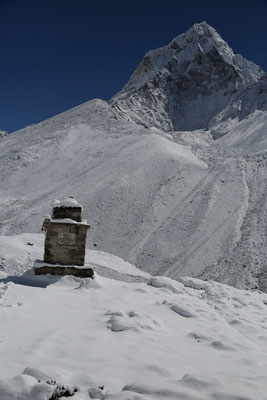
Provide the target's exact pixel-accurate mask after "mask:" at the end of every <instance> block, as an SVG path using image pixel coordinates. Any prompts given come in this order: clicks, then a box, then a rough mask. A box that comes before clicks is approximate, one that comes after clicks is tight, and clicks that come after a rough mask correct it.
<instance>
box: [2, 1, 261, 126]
mask: <svg viewBox="0 0 267 400" xmlns="http://www.w3.org/2000/svg"><path fill="white" fill-rule="evenodd" d="M266 16H267V0H254V1H248V0H247V1H246V0H243V1H239V0H232V1H229V0H225V1H220V2H216V1H205V0H203V1H200V0H198V1H195V0H188V1H179V0H178V1H175V0H172V1H169V0H165V1H158V2H157V1H156V0H154V1H150V0H143V1H140V0H136V1H127V0H124V1H120V0H119V1H116V0H114V1H105V0H102V1H93V2H91V1H90V0H72V1H69V0H33V1H30V0H0V54H1V62H0V71H1V74H0V88H1V96H0V128H1V129H6V130H8V131H14V130H17V129H19V128H23V127H24V126H26V125H28V124H31V123H36V122H39V121H42V120H44V119H47V118H49V117H51V116H53V115H56V114H58V113H60V112H62V111H65V110H67V109H69V108H71V107H74V106H76V105H78V104H81V103H83V102H85V101H87V100H90V99H92V98H96V97H98V98H102V99H106V100H107V99H109V98H110V97H111V96H112V95H113V94H115V93H116V92H118V91H119V90H120V89H121V87H122V86H123V85H124V84H125V83H126V82H127V80H128V79H129V77H130V75H131V74H132V72H133V71H134V70H135V68H136V67H137V65H138V63H139V62H140V61H141V60H142V58H143V56H144V54H145V53H146V52H147V51H149V50H151V49H153V48H157V47H160V46H163V45H165V44H167V43H168V42H170V41H171V40H172V39H173V38H174V37H175V36H177V35H179V34H181V33H183V32H184V31H186V30H187V29H188V28H190V26H192V25H193V24H194V23H196V22H201V21H203V20H205V21H207V22H208V23H209V24H210V25H212V26H213V27H214V28H215V29H216V30H217V31H218V32H219V33H220V34H221V36H222V37H223V39H224V40H226V41H227V42H228V44H229V45H230V46H231V47H232V48H233V50H234V51H235V52H236V53H240V54H242V55H243V56H244V57H246V58H248V59H249V60H251V61H254V62H255V63H256V64H260V65H261V66H262V67H263V69H264V70H265V71H267V52H266V42H267V23H266Z"/></svg>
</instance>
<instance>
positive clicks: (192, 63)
mask: <svg viewBox="0 0 267 400" xmlns="http://www.w3.org/2000/svg"><path fill="white" fill-rule="evenodd" d="M263 77H264V72H263V70H262V69H261V67H259V66H257V65H256V64H254V63H253V62H250V61H247V60H246V59H245V58H243V57H242V56H241V55H239V54H234V52H233V50H232V49H231V48H230V47H229V46H228V44H227V43H226V42H225V41H224V40H223V39H222V38H221V37H220V35H219V34H218V33H217V32H216V30H215V29H214V28H212V27H211V26H210V25H208V24H207V23H206V22H202V23H200V24H195V25H193V26H192V27H191V28H190V29H189V30H188V31H187V32H186V33H184V34H182V35H180V36H177V37H176V38H175V39H174V40H173V41H172V42H171V43H169V44H168V45H167V46H165V47H162V48H159V49H156V50H152V51H149V52H148V53H147V54H146V55H145V57H144V59H143V61H142V62H141V64H140V65H139V66H138V68H137V69H136V71H135V72H134V73H133V75H132V76H131V78H130V80H129V82H128V83H127V84H126V85H125V86H124V88H123V89H122V91H121V92H119V93H118V94H117V95H115V96H114V97H113V98H112V99H111V104H112V106H113V108H114V110H115V112H116V114H117V115H118V116H119V117H121V118H123V119H128V120H129V121H131V122H135V123H139V124H141V125H144V126H147V127H156V128H158V129H160V130H164V131H178V130H182V131H186V130H195V129H201V128H208V127H209V126H211V125H214V123H216V122H220V121H222V120H223V119H224V118H226V117H229V103H231V115H230V116H231V117H235V116H236V115H238V113H239V112H240V109H239V108H240V107H238V105H239V103H240V99H239V97H240V95H241V94H242V92H243V91H244V90H245V89H247V88H248V87H251V86H253V84H255V83H257V82H259V81H260V80H261V79H262V78H263ZM237 103H238V104H237ZM233 109H235V112H234V113H233ZM227 112H228V114H227Z"/></svg>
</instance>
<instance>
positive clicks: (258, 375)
mask: <svg viewBox="0 0 267 400" xmlns="http://www.w3.org/2000/svg"><path fill="white" fill-rule="evenodd" d="M31 239H32V240H33V241H34V246H29V249H30V252H34V251H35V252H36V250H37V248H38V249H39V251H40V252H41V250H42V246H41V243H40V242H39V238H38V235H37V236H36V235H32V238H31ZM23 240H28V238H26V237H24V238H22V237H20V238H16V237H10V238H9V242H10V243H9V247H10V248H12V247H13V248H14V249H15V248H16V246H17V244H18V243H19V242H20V243H21V245H20V246H18V248H17V257H18V258H19V257H23V252H24V251H25V250H23V246H22V241H23ZM2 243H3V242H2ZM38 243H39V244H38ZM26 246H27V245H26ZM35 246H36V249H35V250H34V247H35ZM1 251H2V254H3V256H5V257H6V258H8V257H9V255H10V250H9V249H7V250H6V251H4V250H3V248H2V247H1ZM14 252H15V250H14ZM32 255H33V253H32ZM88 257H89V258H90V260H91V261H92V260H93V261H94V263H95V264H98V266H99V271H98V273H97V275H96V279H95V281H92V280H90V279H79V278H73V277H64V278H59V277H58V278H55V277H54V278H52V279H51V280H50V281H49V280H48V281H47V280H46V281H45V284H43V283H44V281H42V278H41V277H35V278H34V277H33V276H31V275H30V274H29V273H28V275H27V274H24V275H22V277H21V278H20V279H19V280H17V281H15V279H14V278H12V277H11V278H10V277H7V279H6V280H5V279H2V281H0V320H1V325H0V371H1V376H0V379H1V380H0V398H1V400H17V399H19V400H26V399H27V400H48V399H50V398H51V397H52V394H53V393H54V392H55V391H56V390H57V392H58V393H64V391H66V390H69V392H70V393H73V394H74V396H73V397H72V398H73V399H77V400H78V399H81V400H82V399H102V400H103V399H107V400H108V399H123V400H126V399H127V400H137V399H138V400H148V399H153V400H156V399H161V400H162V399H163V398H164V399H170V400H173V399H178V398H179V399H181V400H182V399H184V400H204V399H205V400H265V399H266V390H267V383H266V382H267V375H266V370H267V362H266V351H267V314H266V310H267V309H266V307H267V296H266V294H260V293H257V292H254V293H252V292H247V291H242V290H237V289H234V288H232V287H230V286H226V285H222V284H219V283H215V282H209V283H208V282H203V281H200V280H196V279H192V278H182V279H180V282H177V281H173V280H171V279H169V278H163V277H153V278H151V277H149V276H148V275H146V274H142V273H141V272H140V271H139V270H137V269H136V268H134V267H133V266H131V265H129V264H127V263H125V262H124V261H123V260H119V259H118V258H114V257H113V256H110V255H108V254H104V253H101V252H94V251H91V252H89V254H88ZM18 262H19V260H18ZM101 268H102V271H101ZM108 275H109V277H107V276H108ZM29 278H31V279H29ZM137 278H139V281H137ZM14 282H16V283H14ZM99 387H101V389H100V388H99ZM17 396H18V397H17Z"/></svg>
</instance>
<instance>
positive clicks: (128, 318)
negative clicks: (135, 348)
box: [105, 311, 159, 332]
mask: <svg viewBox="0 0 267 400" xmlns="http://www.w3.org/2000/svg"><path fill="white" fill-rule="evenodd" d="M105 315H108V316H110V318H109V320H108V321H107V327H108V329H110V330H111V331H113V332H122V331H127V330H130V329H131V330H134V331H136V332H140V330H147V331H150V330H153V329H155V327H156V326H158V325H159V323H158V322H157V321H155V320H151V318H150V317H149V316H147V315H145V316H142V317H141V316H140V315H139V314H137V313H136V312H135V311H128V312H126V313H122V312H121V311H107V312H106V313H105Z"/></svg>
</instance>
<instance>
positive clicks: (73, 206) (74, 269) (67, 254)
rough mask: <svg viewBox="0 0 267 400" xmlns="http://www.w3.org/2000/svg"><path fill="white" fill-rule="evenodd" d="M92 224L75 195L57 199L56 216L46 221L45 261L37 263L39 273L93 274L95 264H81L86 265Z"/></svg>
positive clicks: (55, 203)
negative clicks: (88, 239) (86, 248)
mask: <svg viewBox="0 0 267 400" xmlns="http://www.w3.org/2000/svg"><path fill="white" fill-rule="evenodd" d="M89 228H90V227H89V225H88V224H87V222H86V221H83V220H82V206H81V205H80V204H78V203H77V201H76V200H75V199H73V197H68V198H67V199H65V200H63V201H56V202H54V207H53V212H52V218H51V217H49V218H47V219H45V221H44V223H43V230H45V232H46V239H45V252H44V262H43V263H42V265H39V266H36V267H35V273H36V274H45V273H51V274H54V275H75V276H81V277H85V276H90V277H92V276H93V270H92V268H84V267H83V268H78V266H84V259H85V247H86V234H87V230H88V229H89ZM51 264H52V265H51ZM64 266H65V267H64Z"/></svg>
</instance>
